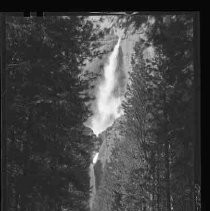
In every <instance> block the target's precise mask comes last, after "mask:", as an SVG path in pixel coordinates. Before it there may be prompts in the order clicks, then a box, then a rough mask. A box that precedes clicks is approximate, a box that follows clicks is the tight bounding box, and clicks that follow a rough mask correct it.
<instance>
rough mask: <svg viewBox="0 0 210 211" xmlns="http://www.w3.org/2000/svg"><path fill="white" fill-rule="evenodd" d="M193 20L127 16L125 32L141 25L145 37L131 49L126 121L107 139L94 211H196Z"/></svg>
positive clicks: (187, 17)
mask: <svg viewBox="0 0 210 211" xmlns="http://www.w3.org/2000/svg"><path fill="white" fill-rule="evenodd" d="M195 18H196V17H195V16H194V15H191V14H189V15H188V14H187V15H157V16H153V17H149V19H148V18H145V17H143V16H133V18H132V17H131V18H130V17H129V19H128V20H127V23H126V22H125V24H124V25H123V27H125V26H126V24H131V23H134V25H133V26H134V27H135V28H136V30H139V29H140V27H141V26H142V23H143V24H144V27H145V28H146V38H145V39H139V41H138V42H137V43H136V44H135V49H134V55H133V58H132V71H131V73H130V82H129V85H128V87H127V92H126V96H125V98H126V100H125V102H124V104H123V107H124V117H123V119H122V120H116V121H121V122H122V125H121V127H120V128H118V129H116V130H117V132H113V134H112V136H113V139H115V147H114V149H113V150H112V156H111V163H107V164H106V165H105V167H104V168H103V175H102V178H103V179H102V180H101V184H100V187H99V190H98V193H97V194H98V196H97V199H96V205H95V209H93V210H94V211H98V210H102V211H103V210H104V211H114V210H115V211H118V210H119V211H123V210H126V211H131V210H132V211H134V210H135V211H137V210H142V211H146V210H150V211H171V210H174V211H181V210H182V211H192V210H195V211H197V210H200V209H201V208H200V167H199V166H200V152H199V150H200V149H199V141H200V140H199V137H198V136H197V133H198V129H199V126H198V121H197V119H198V118H199V117H198V116H197V113H196V112H197V109H198V108H197V107H196V104H197V102H196V101H197V100H199V99H198V96H197V92H198V90H197V89H199V87H196V82H195V81H196V80H195V79H196V77H198V74H196V73H198V72H199V69H198V68H199V67H198V66H197V64H196V59H198V58H196V56H195V55H196V50H197V49H196V45H197V40H196V37H195V36H194V35H195V34H196V33H198V32H195V30H196V29H195V28H194V26H195V24H196V23H195V21H196V20H195ZM147 20H149V21H147ZM140 30H141V29H140ZM148 55H150V56H148ZM112 127H113V131H114V130H115V129H114V128H115V124H114V125H113V126H112ZM119 132H120V134H121V135H120V136H119V134H118V133H119ZM117 134H118V135H117Z"/></svg>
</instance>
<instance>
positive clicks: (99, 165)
mask: <svg viewBox="0 0 210 211" xmlns="http://www.w3.org/2000/svg"><path fill="white" fill-rule="evenodd" d="M124 121H125V119H124V116H121V117H120V118H118V119H116V120H115V122H114V124H113V125H112V126H111V127H109V128H107V130H105V131H104V132H102V133H101V134H100V135H99V137H98V139H100V141H102V144H101V146H100V149H99V155H98V160H97V162H96V164H95V165H93V164H92V166H91V168H92V175H91V176H92V177H91V179H92V181H91V182H92V184H91V185H92V186H93V192H92V198H91V202H90V204H91V207H92V211H98V206H99V204H100V203H102V201H101V195H103V194H104V190H103V186H104V185H106V177H107V173H108V171H107V170H108V169H109V168H110V164H111V163H112V160H113V150H114V149H115V147H116V146H117V145H118V144H119V143H122V142H124V141H125V137H124V134H123V125H124ZM103 206H104V205H103ZM105 210H106V211H108V210H109V209H108V208H106V207H104V211H105ZM101 211H102V210H101Z"/></svg>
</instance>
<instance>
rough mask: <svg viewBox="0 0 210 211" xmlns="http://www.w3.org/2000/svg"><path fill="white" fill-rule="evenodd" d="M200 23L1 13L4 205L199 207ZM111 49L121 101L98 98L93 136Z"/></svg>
mask: <svg viewBox="0 0 210 211" xmlns="http://www.w3.org/2000/svg"><path fill="white" fill-rule="evenodd" d="M198 23H199V22H198V15H197V14H194V13H186V14H185V13H180V14H176V15H175V14H173V13H171V14H161V13H160V14H153V13H152V12H151V15H142V14H141V13H140V12H139V13H135V14H130V15H128V14H126V13H125V14H121V15H118V16H117V15H116V16H111V15H110V16H96V17H95V16H91V15H90V16H73V15H72V16H47V17H42V18H39V17H28V18H26V17H15V16H6V23H5V28H6V61H5V62H6V76H5V77H6V98H5V100H6V111H5V112H6V140H5V141H6V152H5V154H6V184H5V185H6V194H5V196H6V197H5V198H4V199H5V203H6V206H7V210H8V211H200V210H201V196H200V185H201V179H200V165H201V164H200V162H201V161H200V136H199V127H200V122H199V112H200V111H199V101H200V99H199V94H200V85H199V80H200V78H199V77H200V66H199V62H198V61H199V52H198V43H199V40H198V35H199V31H198ZM119 34H120V35H119ZM119 37H120V39H121V40H119ZM129 39H130V40H131V41H129ZM117 42H118V44H119V46H118V49H117V48H116V46H117ZM129 42H130V43H131V44H132V47H130V48H129V47H126V44H127V43H129ZM129 46H131V45H130V44H129ZM130 49H131V50H130ZM117 50H118V51H117ZM114 51H116V55H115V57H114V56H113V59H115V60H116V61H117V63H116V65H115V69H116V73H115V75H113V77H114V78H113V83H114V84H115V87H114V86H113V90H114V91H113V92H111V91H110V93H112V98H109V97H107V99H112V101H111V100H110V102H113V103H115V104H110V105H106V102H107V101H106V99H105V100H104V99H103V101H102V102H103V103H104V104H103V106H104V108H107V109H110V108H111V109H110V113H108V114H107V113H105V114H107V115H109V116H108V117H109V118H108V120H107V122H108V123H106V122H105V123H106V124H104V122H103V125H102V124H101V123H100V124H101V125H102V126H101V127H102V129H101V128H97V130H98V131H99V132H98V133H99V134H98V133H95V131H94V129H93V127H96V126H97V127H100V124H99V123H98V122H99V120H97V118H98V119H99V118H101V117H100V116H99V115H100V112H99V111H98V110H97V109H98V107H97V106H98V105H100V104H99V103H100V102H99V103H98V101H100V99H102V97H103V96H105V94H106V93H105V91H103V93H102V95H100V87H102V85H103V83H102V79H103V80H106V77H108V78H109V77H111V76H110V75H108V76H106V74H105V73H106V65H107V66H108V62H107V61H108V59H109V58H111V55H114V54H113V52H114ZM126 59H127V60H126ZM110 64H112V63H111V61H110ZM110 64H109V65H110ZM113 64H115V63H113ZM110 71H111V69H110ZM103 74H104V75H105V76H104V75H103ZM101 84H102V85H101ZM104 84H105V83H104ZM104 87H106V86H105V85H104ZM101 90H102V89H101ZM98 93H99V94H98ZM113 96H114V97H113ZM116 99H117V100H118V101H117V103H118V104H119V106H118V104H117V103H116ZM97 103H98V104H97ZM108 106H109V107H108ZM115 107H116V112H118V113H117V114H116V115H115V113H112V112H114V111H115V110H114V109H115ZM120 109H121V110H120ZM96 112H98V113H96ZM102 112H103V111H102ZM105 114H104V115H105ZM94 118H96V121H95V122H96V123H95V126H94V125H91V121H92V122H93V119H94ZM94 120H95V119H94ZM101 131H102V132H101ZM96 152H98V153H99V155H98V159H97V162H96V163H93V161H92V160H93V156H94V153H96ZM90 166H92V167H91V168H92V169H93V172H92V174H94V178H92V177H93V176H91V174H90ZM91 178H92V179H91ZM90 181H93V183H92V184H90ZM93 188H94V194H92V193H93ZM91 194H92V195H91Z"/></svg>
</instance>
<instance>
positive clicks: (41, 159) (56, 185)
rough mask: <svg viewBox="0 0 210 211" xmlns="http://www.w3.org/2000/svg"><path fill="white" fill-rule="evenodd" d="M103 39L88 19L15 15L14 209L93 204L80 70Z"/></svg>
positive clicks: (11, 35) (11, 71) (10, 192)
mask: <svg viewBox="0 0 210 211" xmlns="http://www.w3.org/2000/svg"><path fill="white" fill-rule="evenodd" d="M96 38H97V36H96V35H94V34H93V25H92V23H91V22H90V21H86V20H85V19H84V18H82V17H76V16H71V17H69V18H63V17H59V16H58V17H50V18H49V17H48V18H17V17H8V18H7V21H6V41H7V46H6V47H7V51H6V58H7V60H6V70H7V99H6V104H7V110H6V117H7V119H6V122H7V140H6V147H7V152H6V154H7V157H6V159H7V198H8V201H7V206H8V210H21V211H24V210H35V211H38V210H46V211H47V210H50V211H53V210H62V209H63V208H66V209H67V210H75V211H76V210H78V211H82V210H88V208H87V206H88V198H89V175H88V168H89V164H90V162H91V160H90V159H91V155H90V153H91V151H92V148H93V144H92V141H91V137H90V136H88V135H87V134H85V133H83V131H84V129H85V128H84V126H83V123H84V121H85V120H86V119H87V117H88V115H89V111H88V108H87V106H86V105H85V102H87V101H88V100H89V99H88V97H87V95H86V94H85V92H84V91H85V90H87V89H88V83H87V81H86V80H82V79H81V77H80V74H81V72H82V66H83V65H84V62H85V60H87V59H88V58H91V57H92V56H93V55H92V53H93V49H92V47H91V41H93V40H94V39H96ZM84 41H85V42H84Z"/></svg>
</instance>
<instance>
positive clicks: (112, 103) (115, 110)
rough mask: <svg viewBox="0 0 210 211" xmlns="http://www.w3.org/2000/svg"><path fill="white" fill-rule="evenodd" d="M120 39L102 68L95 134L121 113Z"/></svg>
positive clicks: (95, 116) (91, 201) (92, 181)
mask: <svg viewBox="0 0 210 211" xmlns="http://www.w3.org/2000/svg"><path fill="white" fill-rule="evenodd" d="M120 41H121V37H119V39H118V42H117V44H116V45H115V47H114V50H113V51H112V53H111V54H110V56H109V58H108V62H107V64H106V65H105V68H104V74H103V80H101V82H100V84H99V87H98V90H97V95H96V111H94V114H93V116H92V119H91V126H90V127H91V129H92V130H93V132H94V133H95V134H96V135H97V136H98V134H100V133H101V132H103V131H104V130H106V129H107V128H108V127H109V126H111V125H112V124H113V122H114V120H115V119H116V118H118V117H120V116H121V114H122V109H121V108H120V106H121V102H122V95H121V94H120V91H119V89H120V82H119V75H120V74H119V73H117V71H116V70H117V68H118V66H119V64H118V63H119V62H118V54H119V47H120ZM116 90H118V92H116ZM98 154H99V153H96V154H95V156H94V158H93V162H92V163H91V164H90V186H91V187H92V193H91V195H90V209H92V206H93V202H94V197H95V194H96V189H95V175H94V164H95V163H96V161H97V157H98Z"/></svg>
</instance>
